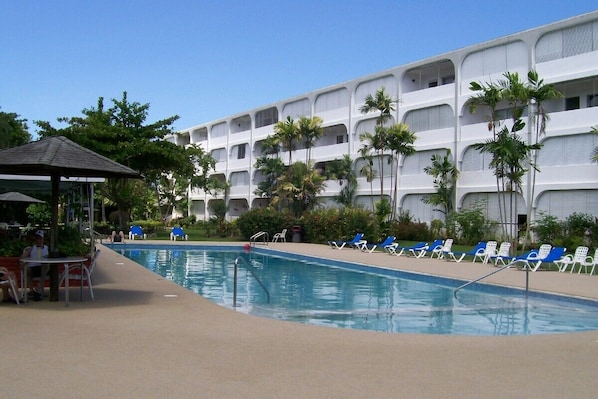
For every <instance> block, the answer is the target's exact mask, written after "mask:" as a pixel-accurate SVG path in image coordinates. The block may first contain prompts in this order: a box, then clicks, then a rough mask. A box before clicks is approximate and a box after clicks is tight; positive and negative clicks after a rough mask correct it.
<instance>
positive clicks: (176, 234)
mask: <svg viewBox="0 0 598 399" xmlns="http://www.w3.org/2000/svg"><path fill="white" fill-rule="evenodd" d="M177 238H180V239H181V240H185V241H187V240H188V239H189V236H188V235H187V234H185V232H184V231H183V228H182V227H178V226H175V227H173V228H172V230H170V239H171V240H172V241H176V239H177Z"/></svg>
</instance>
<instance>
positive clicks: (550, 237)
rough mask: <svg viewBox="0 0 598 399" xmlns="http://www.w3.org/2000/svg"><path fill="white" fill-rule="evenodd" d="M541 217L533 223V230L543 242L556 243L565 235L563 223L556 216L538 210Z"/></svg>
mask: <svg viewBox="0 0 598 399" xmlns="http://www.w3.org/2000/svg"><path fill="white" fill-rule="evenodd" d="M538 214H539V215H540V217H539V218H538V219H536V221H535V222H534V223H533V226H532V231H533V232H534V233H535V235H536V237H537V239H538V241H539V242H541V243H554V244H556V241H557V239H560V238H561V237H562V236H563V233H562V232H563V224H562V223H561V222H560V221H559V220H558V219H557V217H556V216H552V215H548V214H546V213H545V212H542V211H540V212H538Z"/></svg>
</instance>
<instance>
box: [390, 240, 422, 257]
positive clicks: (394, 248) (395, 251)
mask: <svg viewBox="0 0 598 399" xmlns="http://www.w3.org/2000/svg"><path fill="white" fill-rule="evenodd" d="M427 246H428V243H427V242H423V241H422V242H418V243H417V244H415V245H410V246H406V247H401V246H399V244H396V245H394V244H391V245H389V246H388V248H387V252H388V253H389V254H391V255H397V256H401V255H403V254H406V253H407V252H409V251H412V250H414V251H419V250H422V249H424V248H426V247H427Z"/></svg>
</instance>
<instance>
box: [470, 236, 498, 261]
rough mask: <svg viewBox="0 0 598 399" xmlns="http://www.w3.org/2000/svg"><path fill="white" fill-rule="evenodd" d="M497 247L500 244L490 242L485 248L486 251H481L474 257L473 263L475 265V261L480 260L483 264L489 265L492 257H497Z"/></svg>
mask: <svg viewBox="0 0 598 399" xmlns="http://www.w3.org/2000/svg"><path fill="white" fill-rule="evenodd" d="M497 246H498V243H497V242H496V241H488V242H487V243H486V246H485V247H484V250H483V251H479V252H478V253H476V254H475V255H474V257H473V260H472V262H474V263H475V261H476V260H477V259H479V260H481V261H482V263H488V259H490V257H491V256H494V255H496V247H497Z"/></svg>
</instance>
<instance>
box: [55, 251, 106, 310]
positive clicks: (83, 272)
mask: <svg viewBox="0 0 598 399" xmlns="http://www.w3.org/2000/svg"><path fill="white" fill-rule="evenodd" d="M99 256H100V250H99V249H98V250H96V252H95V255H94V256H93V258H91V262H90V263H89V266H86V265H85V264H83V263H80V264H78V265H71V266H70V267H69V274H68V276H67V275H65V274H64V273H61V275H60V283H59V284H58V286H59V287H60V286H61V285H62V283H64V280H65V279H67V278H68V279H69V280H76V281H77V282H78V283H79V284H81V285H85V282H87V286H88V287H89V296H90V297H91V300H92V301H95V297H94V296H93V286H92V284H91V274H92V273H93V269H94V268H95V266H96V261H97V260H98V257H99Z"/></svg>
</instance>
